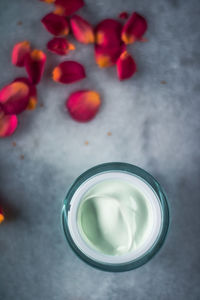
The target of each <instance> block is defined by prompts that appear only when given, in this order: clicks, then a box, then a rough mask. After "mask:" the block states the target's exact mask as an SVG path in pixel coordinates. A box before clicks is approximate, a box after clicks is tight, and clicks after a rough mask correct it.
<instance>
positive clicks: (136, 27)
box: [122, 12, 147, 44]
mask: <svg viewBox="0 0 200 300" xmlns="http://www.w3.org/2000/svg"><path fill="white" fill-rule="evenodd" d="M146 30H147V21H146V20H145V18H144V17H143V16H141V15H139V14H138V13H136V12H134V13H133V14H132V15H131V16H130V18H129V19H128V21H127V22H126V23H125V24H124V27H123V29H122V41H123V42H124V43H125V44H131V43H134V42H135V41H136V40H139V39H140V38H141V37H142V36H143V34H144V33H145V32H146Z"/></svg>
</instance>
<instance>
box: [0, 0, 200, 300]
mask: <svg viewBox="0 0 200 300" xmlns="http://www.w3.org/2000/svg"><path fill="white" fill-rule="evenodd" d="M86 3H87V6H86V7H85V8H83V9H82V10H81V11H80V14H81V15H82V16H84V17H86V18H88V19H89V20H90V21H91V22H93V23H94V24H96V23H97V22H98V21H100V20H102V19H103V18H107V17H117V15H118V13H120V12H121V11H123V10H127V11H129V12H131V11H133V10H137V11H138V12H140V13H142V14H144V15H145V16H146V17H147V19H148V23H149V30H148V33H147V34H146V37H147V38H148V40H149V41H148V42H147V43H137V44H135V45H133V46H130V47H129V49H130V52H131V53H132V54H133V55H134V57H135V60H136V62H137V65H138V73H137V74H136V75H135V76H134V78H132V79H131V80H129V81H125V82H123V83H119V82H118V80H117V78H116V73H115V68H111V69H108V70H106V69H105V70H100V69H98V68H97V66H96V65H95V62H94V60H93V47H92V46H84V45H81V44H78V43H76V46H77V51H75V52H73V53H71V54H70V55H69V56H68V57H67V58H69V59H75V60H77V61H79V62H82V63H83V64H84V66H85V68H86V71H87V79H85V80H83V81H81V82H80V83H76V84H73V85H69V86H63V85H59V84H56V83H54V82H52V80H51V79H50V76H49V72H50V71H51V70H52V68H53V66H55V65H56V64H57V63H58V62H60V61H61V60H63V58H60V57H57V56H54V55H51V54H48V66H47V68H46V71H45V76H44V80H43V81H42V82H41V84H40V85H39V87H38V92H39V106H38V108H37V109H36V110H35V111H34V112H25V113H23V114H22V115H21V116H20V117H19V122H20V124H19V128H18V130H17V132H16V134H15V135H14V136H12V137H10V138H7V139H4V140H3V139H2V140H0V198H1V199H0V201H1V203H2V205H3V206H4V208H5V209H6V210H7V212H8V219H7V221H6V222H4V223H3V224H2V225H1V226H0V299H1V300H36V299H37V300H87V299H91V300H124V299H126V300H146V299H152V300H155V299H159V300H169V299H170V300H171V299H172V300H173V299H176V300H177V299H178V300H179V299H180V300H183V299H187V300H189V299H191V300H198V299H200V289H199V271H200V268H199V253H200V241H199V237H200V234H199V229H200V228H199V225H200V212H199V209H200V204H199V203H200V197H199V195H200V171H199V162H200V155H199V146H200V137H199V131H200V122H199V113H200V99H199V94H200V76H199V67H200V54H199V48H200V43H199V41H200V34H199V29H200V17H199V15H200V2H199V0H196V1H195V0H191V1H184V0H182V1H181V0H168V1H167V0H166V1H161V0H160V1H159V0H157V1H156V0H152V1H148V0H142V1H141V0H135V1H132V0H129V1H128V0H127V1H125V0H95V1H94V0H86ZM50 10H51V7H50V6H48V5H46V4H44V3H42V2H40V1H38V0H18V1H16V0H0V41H1V44H0V70H1V76H0V85H1V86H3V85H4V84H6V83H8V82H9V81H11V80H12V79H13V78H14V77H16V76H18V75H23V74H25V73H24V70H23V69H18V68H15V67H14V66H12V65H11V60H10V54H11V49H12V46H13V45H14V44H15V43H16V42H18V41H21V40H24V39H29V40H30V41H31V42H32V44H33V45H34V46H35V47H39V48H41V49H44V50H45V51H46V49H45V44H46V42H47V41H48V40H49V39H50V37H51V35H50V34H49V33H47V32H46V31H45V30H44V29H43V27H42V25H41V24H40V19H41V18H42V16H44V15H45V14H46V13H47V12H48V11H50ZM18 22H22V24H21V25H20V23H18ZM162 81H165V82H166V83H165V84H163V83H161V82H162ZM80 88H81V89H82V88H92V89H96V90H98V91H99V92H100V93H101V95H102V98H103V105H102V108H101V110H100V113H99V114H98V115H97V117H96V118H95V119H94V120H93V121H92V122H91V123H88V124H79V123H76V122H74V121H73V120H71V119H70V117H69V116H68V115H67V114H66V112H65V109H64V101H65V99H66V97H67V96H68V95H69V93H70V92H71V91H74V90H77V89H80ZM40 104H43V107H41V106H40ZM107 132H111V133H112V135H111V136H108V135H107ZM86 141H88V145H85V142H86ZM13 142H16V147H14V146H13V145H12V143H13ZM23 158H24V159H23ZM108 161H125V162H129V163H133V164H136V165H139V166H141V167H143V168H144V169H146V170H147V171H149V172H150V173H152V174H153V175H154V176H155V177H156V178H157V179H158V180H159V181H160V183H161V184H162V185H163V187H164V189H165V190H166V192H167V194H168V197H169V202H170V205H171V214H172V222H171V228H170V233H169V235H168V239H167V241H166V243H165V246H164V247H163V248H162V250H161V251H160V252H159V254H158V255H157V256H156V257H155V258H154V259H153V260H152V261H150V262H149V263H148V264H146V265H145V266H143V267H141V268H140V269H137V270H135V271H131V272H126V273H122V274H112V273H105V272H101V271H98V270H95V269H92V268H91V267H89V266H87V265H85V264H84V263H83V262H82V261H80V260H79V259H78V258H77V257H76V256H75V255H74V254H73V253H72V252H71V251H70V249H69V247H68V246H67V245H66V242H65V240H64V238H63V235H62V231H61V228H60V209H61V205H62V201H63V199H64V197H65V194H66V191H67V189H68V187H69V185H70V184H71V183H72V182H73V180H74V179H75V178H76V177H77V176H78V175H79V174H80V173H82V172H83V171H85V170H86V169H88V168H89V167H92V166H94V165H96V164H99V163H102V162H108Z"/></svg>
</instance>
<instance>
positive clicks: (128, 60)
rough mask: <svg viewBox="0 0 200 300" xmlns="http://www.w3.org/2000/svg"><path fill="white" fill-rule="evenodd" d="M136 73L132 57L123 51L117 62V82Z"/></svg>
mask: <svg viewBox="0 0 200 300" xmlns="http://www.w3.org/2000/svg"><path fill="white" fill-rule="evenodd" d="M135 72H136V63H135V61H134V59H133V58H132V56H131V55H130V54H129V53H128V52H127V51H124V52H123V53H122V54H121V55H120V57H119V58H118V60H117V74H118V78H119V80H124V79H128V78H130V77H131V76H132V75H133V74H134V73H135Z"/></svg>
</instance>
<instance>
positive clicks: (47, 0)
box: [40, 0, 55, 4]
mask: <svg viewBox="0 0 200 300" xmlns="http://www.w3.org/2000/svg"><path fill="white" fill-rule="evenodd" d="M40 1H42V2H46V3H48V4H50V3H54V2H55V0H40Z"/></svg>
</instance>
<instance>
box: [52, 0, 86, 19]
mask: <svg viewBox="0 0 200 300" xmlns="http://www.w3.org/2000/svg"><path fill="white" fill-rule="evenodd" d="M84 4H85V3H84V1H83V0H55V5H56V10H55V13H56V14H59V15H62V16H70V15H72V14H73V13H75V12H76V11H77V10H79V9H80V8H81V7H83V6H84Z"/></svg>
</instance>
